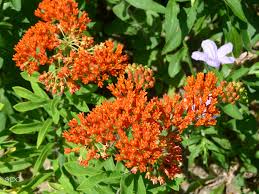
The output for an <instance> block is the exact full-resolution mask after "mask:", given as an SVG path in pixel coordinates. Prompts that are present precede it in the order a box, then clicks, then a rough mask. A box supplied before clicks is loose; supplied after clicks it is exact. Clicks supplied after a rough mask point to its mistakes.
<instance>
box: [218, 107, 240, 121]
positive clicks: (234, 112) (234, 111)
mask: <svg viewBox="0 0 259 194" xmlns="http://www.w3.org/2000/svg"><path fill="white" fill-rule="evenodd" d="M222 110H223V111H224V112H225V113H226V114H227V115H229V116H230V117H232V118H234V119H237V120H242V119H243V116H242V114H241V112H240V111H239V109H238V108H237V106H236V105H233V104H227V105H225V106H224V107H223V108H222Z"/></svg>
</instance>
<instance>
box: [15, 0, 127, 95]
mask: <svg viewBox="0 0 259 194" xmlns="http://www.w3.org/2000/svg"><path fill="white" fill-rule="evenodd" d="M35 15H36V16H38V17H40V18H41V19H42V20H43V21H44V22H43V21H39V22H38V23H37V24H36V25H35V26H33V27H31V29H29V30H28V31H27V32H26V33H25V35H24V36H23V38H22V39H21V40H20V42H19V43H18V44H17V45H16V47H15V51H16V54H15V55H14V57H13V60H14V61H15V62H16V65H17V66H18V67H20V69H21V70H22V71H28V72H29V73H30V74H32V73H33V72H34V71H39V72H40V70H41V69H40V65H46V64H47V65H49V66H50V67H49V70H48V71H44V72H41V75H40V77H39V81H40V82H42V83H43V84H44V85H45V86H46V90H48V91H51V92H52V93H53V94H55V93H59V94H62V93H63V92H64V90H65V89H66V88H68V89H69V91H70V92H71V93H74V92H75V91H77V90H78V89H79V88H80V83H83V84H88V83H89V82H93V83H97V84H98V86H100V87H102V86H103V82H104V81H105V80H107V79H108V78H109V76H119V75H120V74H121V73H124V70H125V68H126V65H125V64H126V63H127V55H123V54H122V49H123V46H122V45H121V44H118V45H117V46H115V44H114V42H112V41H106V42H104V43H100V44H97V45H95V44H94V41H93V38H92V37H90V36H86V35H85V34H84V31H85V30H86V29H87V24H88V23H89V22H90V19H89V18H88V16H87V13H86V12H79V10H78V5H77V3H76V2H75V1H74V0H62V1H59V0H43V1H42V2H41V3H40V4H39V7H38V9H37V10H36V11H35ZM49 51H51V52H49Z"/></svg>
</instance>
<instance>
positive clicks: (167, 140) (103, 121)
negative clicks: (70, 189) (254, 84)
mask: <svg viewBox="0 0 259 194" xmlns="http://www.w3.org/2000/svg"><path fill="white" fill-rule="evenodd" d="M127 72H128V73H127V78H125V76H120V77H119V79H118V82H117V84H116V85H113V84H112V85H110V86H109V87H108V88H109V89H110V90H111V92H112V93H113V94H114V95H115V96H116V100H114V101H106V102H104V103H103V104H102V105H100V106H97V107H96V108H95V109H93V110H92V112H91V113H90V114H88V115H87V116H84V115H83V114H82V113H81V114H79V115H78V119H79V121H80V122H77V120H76V119H73V120H71V121H70V122H69V126H70V130H69V131H66V132H64V133H63V136H64V138H65V139H66V140H67V141H68V142H73V143H75V144H81V145H84V146H86V147H87V148H88V149H89V150H91V152H90V155H91V157H89V154H87V157H86V160H84V161H82V162H81V163H83V164H85V165H87V164H88V161H89V160H90V159H92V158H96V157H97V156H96V154H97V155H98V154H99V155H100V156H102V155H106V156H107V154H104V153H102V152H99V151H98V150H97V148H96V147H95V144H96V143H102V144H103V145H107V146H108V147H112V146H114V147H115V148H116V150H117V152H116V154H115V155H114V156H115V159H116V160H117V161H123V162H124V163H125V166H126V167H127V168H130V169H132V172H136V171H140V172H146V173H147V177H148V178H149V179H150V180H152V181H153V182H154V183H156V182H157V181H158V182H160V183H163V182H164V181H165V179H166V178H170V179H172V178H173V177H174V176H175V175H176V174H177V173H179V172H180V168H179V163H180V161H181V160H182V157H181V148H180V146H179V141H180V137H179V134H178V133H177V132H176V131H171V130H170V125H164V123H170V121H169V119H170V115H169V114H170V112H167V111H165V110H164V103H163V101H162V100H159V99H157V98H154V99H152V100H150V101H149V100H148V99H147V96H146V94H147V93H146V91H145V89H146V88H149V87H152V86H153V85H154V78H153V77H152V71H151V70H150V69H147V68H144V67H137V66H136V65H132V66H129V67H128V68H127ZM147 81H148V82H147ZM141 84H142V85H141ZM119 91H120V92H119ZM163 131H164V132H165V133H168V134H167V135H163ZM93 150H96V152H95V154H92V153H93ZM98 152H99V153H98ZM97 158H98V157H97ZM157 166H159V167H157Z"/></svg>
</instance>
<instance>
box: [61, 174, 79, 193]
mask: <svg viewBox="0 0 259 194" xmlns="http://www.w3.org/2000/svg"><path fill="white" fill-rule="evenodd" d="M58 181H59V182H60V183H61V185H62V187H63V188H64V189H65V191H67V192H66V193H76V192H75V190H74V187H73V185H72V184H71V182H70V180H69V178H68V177H67V176H66V175H65V174H64V173H62V175H61V177H60V178H59V180H58Z"/></svg>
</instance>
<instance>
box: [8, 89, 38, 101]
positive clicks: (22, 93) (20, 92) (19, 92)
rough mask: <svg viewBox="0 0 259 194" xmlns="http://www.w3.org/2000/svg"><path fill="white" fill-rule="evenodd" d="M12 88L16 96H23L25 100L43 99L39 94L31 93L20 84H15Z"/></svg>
mask: <svg viewBox="0 0 259 194" xmlns="http://www.w3.org/2000/svg"><path fill="white" fill-rule="evenodd" d="M13 90H14V92H15V93H16V94H17V95H18V96H20V97H22V98H25V99H27V100H31V101H32V102H39V101H43V99H41V98H40V97H39V96H36V95H35V94H33V93H32V92H31V91H29V90H27V89H26V88H23V87H20V86H15V87H13Z"/></svg>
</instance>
